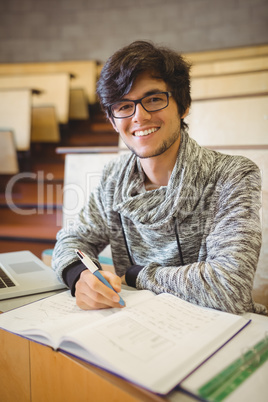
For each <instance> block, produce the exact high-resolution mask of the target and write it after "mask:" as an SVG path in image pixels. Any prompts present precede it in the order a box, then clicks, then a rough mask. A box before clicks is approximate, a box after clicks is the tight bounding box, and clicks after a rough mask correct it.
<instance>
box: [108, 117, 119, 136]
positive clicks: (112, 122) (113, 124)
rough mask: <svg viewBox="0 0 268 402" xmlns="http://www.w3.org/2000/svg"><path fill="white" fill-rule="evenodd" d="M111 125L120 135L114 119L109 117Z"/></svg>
mask: <svg viewBox="0 0 268 402" xmlns="http://www.w3.org/2000/svg"><path fill="white" fill-rule="evenodd" d="M109 120H110V123H111V124H112V126H113V128H114V129H115V131H116V132H117V133H118V128H117V127H116V125H115V122H114V119H113V118H112V117H109Z"/></svg>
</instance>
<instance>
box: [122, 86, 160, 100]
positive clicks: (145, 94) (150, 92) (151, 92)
mask: <svg viewBox="0 0 268 402" xmlns="http://www.w3.org/2000/svg"><path fill="white" fill-rule="evenodd" d="M159 92H167V91H165V90H164V89H159V88H157V89H151V90H150V91H147V92H145V93H144V94H143V95H142V96H141V98H144V97H145V96H150V95H154V94H157V93H159ZM141 98H139V99H141ZM128 100H129V101H133V100H136V99H129V98H122V99H120V101H128ZM120 101H119V102H120Z"/></svg>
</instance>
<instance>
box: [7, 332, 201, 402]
mask: <svg viewBox="0 0 268 402" xmlns="http://www.w3.org/2000/svg"><path fill="white" fill-rule="evenodd" d="M0 348H1V354H0V378H1V387H0V400H1V401H5V402H14V401H20V402H29V401H31V402H47V401H53V402H62V401H67V402H68V401H75V402H84V401H92V402H104V401H116V402H120V401H122V402H138V401H145V402H147V401H148V402H149V401H156V402H157V401H158V402H161V401H162V402H163V401H165V400H176V401H178V402H190V401H192V400H193V399H192V398H190V397H188V396H187V395H184V394H182V393H178V392H176V399H173V398H174V395H173V397H172V399H169V397H167V398H161V397H159V396H157V395H155V394H152V393H150V392H148V391H145V390H143V389H141V388H138V387H137V386H135V385H133V384H130V383H128V382H126V381H125V380H122V379H120V378H118V377H116V376H114V375H112V374H110V373H107V372H105V371H103V370H101V369H98V368H96V367H94V366H92V365H90V364H87V363H84V362H82V361H81V360H78V359H76V358H72V357H69V356H68V355H66V354H64V353H61V352H55V351H53V350H52V349H51V348H49V347H47V346H43V345H40V344H37V343H35V342H31V341H29V340H27V339H24V338H21V337H19V336H17V335H14V334H11V333H8V332H6V331H3V330H0Z"/></svg>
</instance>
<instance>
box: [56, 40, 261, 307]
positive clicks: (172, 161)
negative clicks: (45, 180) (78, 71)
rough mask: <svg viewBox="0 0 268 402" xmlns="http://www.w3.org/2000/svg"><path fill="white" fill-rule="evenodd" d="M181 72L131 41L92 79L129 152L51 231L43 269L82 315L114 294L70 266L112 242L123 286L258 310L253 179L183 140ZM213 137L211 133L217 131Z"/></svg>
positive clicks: (254, 171)
mask: <svg viewBox="0 0 268 402" xmlns="http://www.w3.org/2000/svg"><path fill="white" fill-rule="evenodd" d="M189 70H190V66H189V64H188V63H187V62H186V61H185V60H184V59H183V58H182V57H181V56H179V55H178V54H177V53H175V52H173V51H171V50H169V49H164V48H159V47H156V46H154V45H153V44H151V43H148V42H144V41H138V42H134V43H132V44H130V45H129V46H127V47H125V48H123V49H121V50H119V51H118V52H116V53H115V54H114V55H113V56H112V57H110V59H109V60H108V61H107V63H106V65H105V66H104V68H103V70H102V73H101V77H100V80H99V82H98V88H97V92H98V96H99V99H100V103H101V105H102V107H103V109H104V111H105V112H106V114H107V116H108V118H109V119H110V121H111V123H112V125H113V127H114V129H115V130H116V131H118V133H119V135H120V136H121V138H122V139H123V141H124V142H125V144H126V145H127V147H128V148H129V149H130V150H131V151H132V152H131V153H130V154H129V155H124V156H121V157H120V158H118V159H117V160H116V162H113V163H110V164H109V165H107V167H106V168H105V169H104V172H103V176H102V179H101V182H100V185H99V187H98V189H97V191H95V192H94V193H93V194H92V195H91V197H90V199H89V200H88V203H87V205H85V207H84V208H83V210H82V211H81V213H80V215H79V218H78V220H77V222H76V224H75V225H74V227H73V228H72V229H71V230H69V231H66V230H63V229H62V230H61V231H60V232H59V233H58V237H57V244H56V246H55V250H54V256H53V267H54V269H55V270H56V271H57V273H58V275H59V276H60V277H61V278H62V279H63V281H64V282H65V283H66V284H67V285H68V286H69V287H70V288H71V291H72V294H73V295H75V296H76V300H77V304H78V306H80V307H81V308H83V309H96V308H107V307H120V305H119V303H118V301H119V296H118V295H117V294H115V293H114V292H113V291H112V290H111V289H109V288H108V287H107V286H105V285H103V284H102V283H101V282H100V281H99V280H98V279H97V278H95V276H94V275H92V274H91V273H90V272H89V270H85V267H84V266H83V265H82V264H81V263H80V262H79V261H78V259H77V256H76V254H75V251H74V250H75V249H81V250H83V251H85V252H86V253H87V254H88V255H89V256H90V257H91V258H92V260H93V261H94V262H95V263H96V264H98V259H97V258H98V254H99V253H100V252H101V251H102V250H103V249H104V247H105V246H106V245H107V244H110V245H111V250H112V256H113V263H114V267H115V272H116V275H114V274H112V273H110V272H105V271H103V272H102V274H103V276H104V277H105V278H106V279H107V280H108V281H109V282H110V283H111V285H112V286H113V287H114V289H115V290H116V291H120V289H121V283H127V284H128V285H130V286H134V287H136V288H137V289H149V290H151V291H153V292H155V293H161V292H168V293H172V294H173V295H175V296H177V297H180V298H182V299H184V300H187V301H189V302H192V303H195V304H199V305H202V306H207V307H212V308H215V309H220V310H225V311H229V312H235V313H242V312H245V311H250V312H263V313H264V312H265V308H264V307H263V306H261V305H257V304H255V303H254V302H253V300H252V296H251V291H252V286H253V279H254V272H255V270H256V267H257V262H258V257H259V251H260V246H261V229H260V220H259V208H260V186H261V183H260V174H259V170H258V168H257V167H256V165H255V164H254V163H253V162H251V161H250V160H248V159H246V158H243V157H237V156H236V157H234V156H228V155H223V154H220V153H217V152H215V151H211V150H208V149H205V148H202V147H200V146H199V145H198V144H197V143H196V142H195V141H193V140H192V139H191V138H190V137H189V136H188V134H187V125H186V124H185V122H184V118H185V117H186V115H187V114H188V112H189V108H190V104H191V97H190V78H189ZM215 135H217V133H215Z"/></svg>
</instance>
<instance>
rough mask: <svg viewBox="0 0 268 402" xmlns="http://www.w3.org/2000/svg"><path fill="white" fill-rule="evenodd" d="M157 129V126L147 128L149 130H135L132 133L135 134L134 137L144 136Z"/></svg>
mask: <svg viewBox="0 0 268 402" xmlns="http://www.w3.org/2000/svg"><path fill="white" fill-rule="evenodd" d="M157 130H158V128H149V130H144V131H135V133H134V135H135V137H144V136H145V135H148V134H151V133H154V132H155V131H157Z"/></svg>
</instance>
